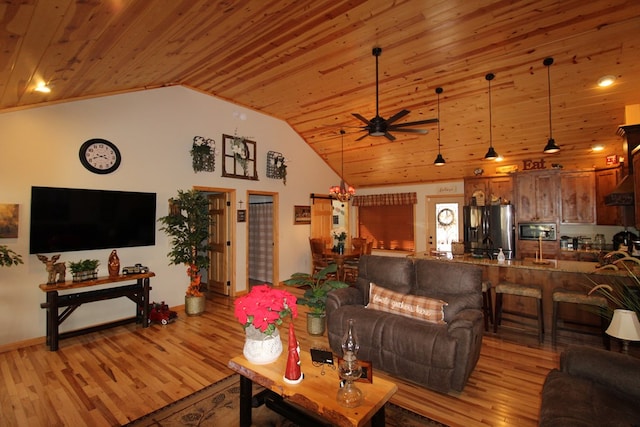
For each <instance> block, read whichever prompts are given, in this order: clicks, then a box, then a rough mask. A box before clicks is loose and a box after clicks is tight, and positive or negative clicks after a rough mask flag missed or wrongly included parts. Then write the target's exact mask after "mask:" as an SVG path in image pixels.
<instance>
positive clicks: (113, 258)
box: [107, 249, 120, 277]
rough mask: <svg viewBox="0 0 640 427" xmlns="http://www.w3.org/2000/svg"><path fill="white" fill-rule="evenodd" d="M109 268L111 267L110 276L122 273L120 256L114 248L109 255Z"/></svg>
mask: <svg viewBox="0 0 640 427" xmlns="http://www.w3.org/2000/svg"><path fill="white" fill-rule="evenodd" d="M107 268H108V269H109V277H114V276H117V275H119V274H120V258H118V253H117V252H116V250H115V249H114V250H112V251H111V255H109V263H108V266H107Z"/></svg>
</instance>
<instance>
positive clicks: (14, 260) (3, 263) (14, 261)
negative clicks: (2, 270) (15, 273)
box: [0, 245, 23, 267]
mask: <svg viewBox="0 0 640 427" xmlns="http://www.w3.org/2000/svg"><path fill="white" fill-rule="evenodd" d="M18 264H23V262H22V256H21V255H19V254H17V253H16V252H14V251H13V250H11V249H9V248H8V247H7V245H0V267H11V266H12V265H18Z"/></svg>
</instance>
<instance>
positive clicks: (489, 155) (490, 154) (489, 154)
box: [484, 146, 498, 160]
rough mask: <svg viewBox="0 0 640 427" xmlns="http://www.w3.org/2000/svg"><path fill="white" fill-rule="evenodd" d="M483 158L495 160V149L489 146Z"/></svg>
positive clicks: (496, 156) (496, 154) (496, 155)
mask: <svg viewBox="0 0 640 427" xmlns="http://www.w3.org/2000/svg"><path fill="white" fill-rule="evenodd" d="M484 158H485V160H495V159H497V158H498V153H496V150H495V149H494V148H493V147H492V146H490V147H489V150H488V151H487V154H485V155H484Z"/></svg>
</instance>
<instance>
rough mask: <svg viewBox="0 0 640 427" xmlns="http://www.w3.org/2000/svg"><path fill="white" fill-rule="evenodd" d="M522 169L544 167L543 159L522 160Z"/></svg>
mask: <svg viewBox="0 0 640 427" xmlns="http://www.w3.org/2000/svg"><path fill="white" fill-rule="evenodd" d="M522 163H523V167H522V169H523V170H526V171H529V170H534V169H546V167H545V165H544V159H540V160H523V161H522Z"/></svg>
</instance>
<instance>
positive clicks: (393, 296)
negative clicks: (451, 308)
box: [366, 283, 447, 325]
mask: <svg viewBox="0 0 640 427" xmlns="http://www.w3.org/2000/svg"><path fill="white" fill-rule="evenodd" d="M445 305H447V303H446V302H444V301H442V300H439V299H433V298H427V297H421V296H417V295H408V294H401V293H398V292H395V291H392V290H390V289H387V288H383V287H382V286H377V285H376V284H375V283H371V284H370V286H369V304H367V307H366V308H371V309H374V310H380V311H386V312H388V313H395V314H399V315H401V316H405V317H411V318H412V319H418V320H423V321H425V322H430V323H436V324H439V325H443V324H445V323H446V322H445V321H444V306H445Z"/></svg>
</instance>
